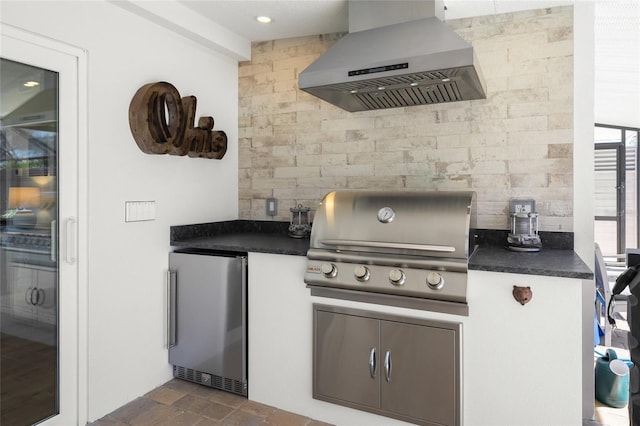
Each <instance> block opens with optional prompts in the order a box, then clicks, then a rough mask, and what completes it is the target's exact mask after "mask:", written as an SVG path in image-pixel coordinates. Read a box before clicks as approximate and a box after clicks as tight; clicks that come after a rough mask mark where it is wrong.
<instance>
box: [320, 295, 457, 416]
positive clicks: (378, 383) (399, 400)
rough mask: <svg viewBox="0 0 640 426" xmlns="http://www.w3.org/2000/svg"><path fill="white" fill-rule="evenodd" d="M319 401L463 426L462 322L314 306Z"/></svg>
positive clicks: (386, 414)
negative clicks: (461, 425)
mask: <svg viewBox="0 0 640 426" xmlns="http://www.w3.org/2000/svg"><path fill="white" fill-rule="evenodd" d="M313 318H314V333H313V335H314V338H313V397H314V398H316V399H320V400H323V401H327V402H331V403H334V404H339V405H344V406H347V407H351V408H355V409H359V410H363V411H368V412H371V413H375V414H379V415H382V416H387V417H393V418H396V419H400V420H403V421H407V422H411V423H415V424H421V425H460V424H461V416H462V407H461V405H462V404H461V374H460V371H461V356H460V347H461V329H462V325H461V324H460V323H452V322H442V321H431V320H422V319H414V318H405V317H400V316H396V315H387V314H381V313H377V312H369V311H363V310H356V309H348V308H341V307H334V306H326V305H314V307H313Z"/></svg>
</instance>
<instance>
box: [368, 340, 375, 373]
mask: <svg viewBox="0 0 640 426" xmlns="http://www.w3.org/2000/svg"><path fill="white" fill-rule="evenodd" d="M369 374H371V378H372V379H375V378H376V348H375V347H374V348H371V352H369Z"/></svg>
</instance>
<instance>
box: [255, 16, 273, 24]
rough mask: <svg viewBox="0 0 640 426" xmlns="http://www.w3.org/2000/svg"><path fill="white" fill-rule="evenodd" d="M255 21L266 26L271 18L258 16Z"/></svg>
mask: <svg viewBox="0 0 640 426" xmlns="http://www.w3.org/2000/svg"><path fill="white" fill-rule="evenodd" d="M256 21H258V22H260V23H261V24H268V23H270V22H271V18H269V17H268V16H258V17H257V18H256Z"/></svg>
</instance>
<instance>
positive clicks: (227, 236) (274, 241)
mask: <svg viewBox="0 0 640 426" xmlns="http://www.w3.org/2000/svg"><path fill="white" fill-rule="evenodd" d="M288 230H289V222H275V221H267V220H229V221H223V222H212V223H203V224H197V225H184V226H172V227H171V245H172V246H175V247H182V248H197V249H207V250H218V251H234V252H250V251H251V252H256V253H273V254H290V255H296V256H306V255H307V250H308V249H309V237H306V238H292V237H290V236H289V234H288Z"/></svg>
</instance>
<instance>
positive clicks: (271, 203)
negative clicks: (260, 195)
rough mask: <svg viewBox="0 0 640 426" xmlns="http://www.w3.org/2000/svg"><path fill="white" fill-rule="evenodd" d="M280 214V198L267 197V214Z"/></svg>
mask: <svg viewBox="0 0 640 426" xmlns="http://www.w3.org/2000/svg"><path fill="white" fill-rule="evenodd" d="M277 214H278V199H277V198H267V216H276V215H277Z"/></svg>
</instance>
